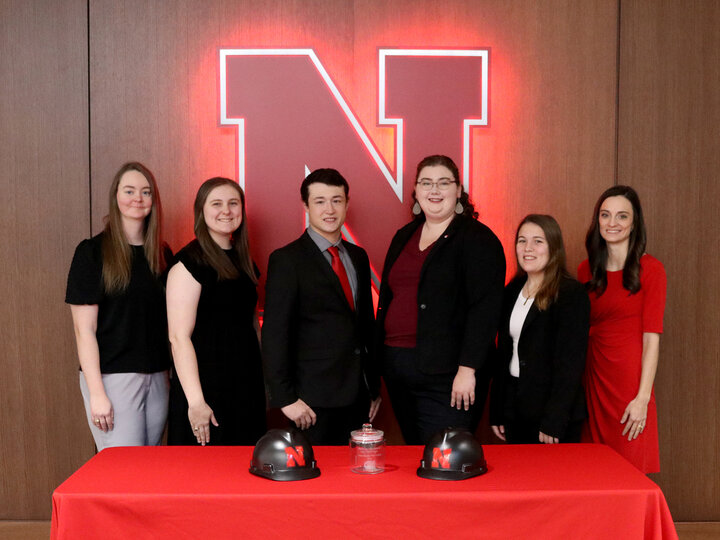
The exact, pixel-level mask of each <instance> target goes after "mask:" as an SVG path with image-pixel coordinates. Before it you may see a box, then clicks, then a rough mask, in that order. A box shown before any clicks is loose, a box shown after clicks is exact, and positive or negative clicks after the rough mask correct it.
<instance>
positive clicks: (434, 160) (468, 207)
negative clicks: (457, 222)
mask: <svg viewBox="0 0 720 540" xmlns="http://www.w3.org/2000/svg"><path fill="white" fill-rule="evenodd" d="M435 165H442V166H443V167H445V168H447V169H448V170H449V171H450V172H451V173H452V175H453V179H454V180H455V182H457V184H458V185H459V186H460V197H458V201H460V204H461V205H462V207H463V212H462V215H463V216H466V217H469V218H472V219H475V220H477V218H478V216H479V214H478V213H477V211H476V210H475V206H474V205H473V203H472V201H471V200H470V195H468V193H467V191H465V187H463V185H462V182H461V181H460V174H459V172H458V168H457V165H455V162H454V161H453V160H452V159H450V158H449V157H447V156H442V155H440V154H436V155H433V156H427V157H425V158H423V159H422V161H421V162H420V163H418V166H417V169H416V170H415V183H416V184H417V181H418V178H420V171H422V170H423V169H424V168H425V167H433V166H435ZM416 202H417V197H416V196H415V190H414V189H413V192H412V201H411V202H410V212H411V213H412V208H413V206H415V203H416ZM421 215H422V212H421ZM412 217H413V218H414V219H417V218H418V217H420V216H416V215H415V214H413V215H412Z"/></svg>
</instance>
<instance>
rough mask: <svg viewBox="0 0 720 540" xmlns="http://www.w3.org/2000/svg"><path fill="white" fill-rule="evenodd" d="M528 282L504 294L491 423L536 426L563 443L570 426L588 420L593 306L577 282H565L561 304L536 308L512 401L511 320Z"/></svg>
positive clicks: (525, 332)
mask: <svg viewBox="0 0 720 540" xmlns="http://www.w3.org/2000/svg"><path fill="white" fill-rule="evenodd" d="M526 281H527V277H526V276H522V277H517V278H515V279H514V280H513V281H511V282H510V283H509V284H508V285H507V287H506V288H505V294H504V297H503V310H502V320H501V323H500V330H499V332H498V340H497V354H496V356H495V360H496V361H495V370H494V371H495V374H494V377H493V382H492V387H491V391H490V423H491V424H492V425H504V424H505V423H510V422H512V420H513V419H518V420H523V421H525V422H537V423H538V425H539V428H538V430H539V431H542V432H543V433H545V434H546V435H550V436H553V437H558V438H563V437H564V435H565V429H566V428H567V425H568V423H569V422H570V421H577V420H582V419H583V418H586V417H587V410H586V408H585V395H584V392H583V389H582V374H583V370H584V369H585V357H586V355H587V342H588V331H589V328H590V300H589V298H588V295H587V293H586V292H585V288H584V287H583V286H582V285H581V284H580V283H579V282H577V281H576V280H574V279H572V278H569V277H566V278H563V280H562V282H561V284H560V290H559V293H558V298H557V300H556V301H555V302H553V303H552V304H550V306H549V307H548V308H547V309H546V310H545V311H540V310H539V309H538V308H537V306H536V305H535V304H534V303H533V305H532V307H531V308H530V310H529V311H528V314H527V317H526V318H525V322H524V323H523V327H522V332H521V334H520V342H519V343H518V356H519V357H520V377H519V378H518V381H517V383H518V386H517V392H516V393H514V396H513V395H510V393H509V392H507V386H508V383H509V382H510V378H511V377H512V375H510V372H509V366H510V359H511V358H512V351H513V343H512V337H510V315H511V314H512V310H513V307H514V306H515V302H516V300H517V297H518V294H519V293H520V290H521V289H522V287H523V285H525V282H526Z"/></svg>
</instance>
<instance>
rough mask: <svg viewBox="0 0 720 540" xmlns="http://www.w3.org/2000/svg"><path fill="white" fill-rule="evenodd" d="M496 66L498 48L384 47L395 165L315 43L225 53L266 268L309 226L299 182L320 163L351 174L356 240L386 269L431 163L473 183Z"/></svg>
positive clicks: (228, 103)
mask: <svg viewBox="0 0 720 540" xmlns="http://www.w3.org/2000/svg"><path fill="white" fill-rule="evenodd" d="M488 64H489V50H488V49H470V50H453V49H448V50H423V49H379V51H378V80H377V86H378V125H381V126H390V127H391V128H392V129H394V132H395V163H386V162H385V160H384V158H383V157H382V156H381V154H380V152H379V151H378V149H377V148H376V145H375V144H374V143H373V141H372V140H371V139H370V137H369V136H368V135H367V133H366V130H365V129H364V128H363V126H362V125H361V123H360V122H359V121H358V119H357V117H356V115H355V114H354V112H353V110H352V108H351V107H350V104H348V103H347V101H346V100H345V98H344V97H343V95H342V93H341V92H340V90H339V89H338V88H337V86H336V85H335V83H334V82H333V80H332V78H331V77H330V75H329V74H328V73H327V71H326V70H325V68H324V67H323V65H322V63H321V62H320V60H319V58H318V57H317V55H316V54H315V52H314V51H313V50H312V49H222V50H220V124H221V125H234V126H236V127H237V160H238V172H237V178H238V181H239V183H240V185H241V186H243V187H244V188H245V191H246V193H247V206H248V212H249V214H250V215H251V220H250V226H251V241H252V245H253V251H254V254H255V257H256V258H257V259H258V261H257V262H258V264H259V265H260V266H261V271H263V272H264V270H265V268H264V266H265V264H266V261H267V258H268V255H269V254H270V252H271V251H272V250H274V249H276V248H278V247H280V246H282V245H284V244H286V243H287V242H290V241H291V240H293V239H295V238H296V237H297V236H299V234H300V232H301V231H302V228H303V225H304V218H303V210H302V205H301V202H300V193H299V188H300V183H301V181H302V179H303V178H304V177H305V176H306V174H307V173H308V172H309V171H311V170H314V169H317V168H320V167H332V168H335V169H338V170H339V171H340V172H341V173H342V174H343V176H345V177H346V178H347V179H348V182H349V183H350V210H349V212H348V218H347V222H346V231H345V232H346V233H347V234H346V237H347V236H349V237H350V238H351V239H353V240H355V241H356V242H357V243H358V244H360V245H362V246H363V247H364V248H365V249H366V250H367V251H368V254H369V255H370V261H371V263H372V266H373V269H374V270H380V267H381V266H382V261H383V259H384V256H385V251H386V250H387V247H388V244H389V241H390V238H391V237H392V235H393V234H394V232H395V231H396V230H397V229H398V228H399V227H400V226H402V225H403V224H404V223H406V222H407V221H408V220H409V210H408V208H409V205H408V203H407V201H408V200H409V199H410V194H411V193H412V188H413V183H414V180H415V177H414V174H415V171H414V167H415V165H416V164H417V162H418V161H420V159H422V158H423V157H424V156H426V155H429V154H446V155H448V156H450V157H452V158H453V159H455V160H456V162H457V163H458V166H459V167H460V169H461V171H462V172H461V174H462V177H463V178H462V181H463V183H464V185H465V188H466V189H468V187H469V179H470V175H471V171H472V163H471V161H472V149H471V131H472V128H473V127H475V126H487V125H488V72H489V65H488ZM367 84H370V82H369V81H368V82H367Z"/></svg>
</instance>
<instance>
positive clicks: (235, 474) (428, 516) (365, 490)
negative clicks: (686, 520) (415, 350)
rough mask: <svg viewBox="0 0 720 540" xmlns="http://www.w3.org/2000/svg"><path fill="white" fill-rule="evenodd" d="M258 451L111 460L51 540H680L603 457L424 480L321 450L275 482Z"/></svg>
mask: <svg viewBox="0 0 720 540" xmlns="http://www.w3.org/2000/svg"><path fill="white" fill-rule="evenodd" d="M251 455H252V448H250V447H205V448H202V447H137V448H109V449H106V450H104V451H102V452H100V453H99V454H98V455H96V456H95V457H93V458H92V459H91V460H90V461H88V462H87V463H86V464H85V465H83V466H82V467H81V468H80V469H79V470H78V471H77V472H76V473H75V474H73V475H72V476H71V477H70V478H69V479H68V480H66V481H65V482H64V483H63V484H62V485H60V486H59V487H58V488H57V489H56V490H55V492H54V494H53V513H52V533H51V537H52V538H53V539H68V538H69V539H73V540H75V539H78V538H82V539H92V538H102V539H111V538H122V539H128V538H132V539H137V538H152V539H157V538H172V539H177V538H203V539H204V538H279V539H283V540H297V539H303V538H361V537H362V538H395V539H397V540H399V539H405V538H440V539H446V540H455V539H458V538H473V539H477V538H498V539H509V538H561V539H570V538H583V539H586V538H602V539H614V540H615V539H624V538H628V539H639V538H658V539H659V538H677V534H676V533H675V528H674V525H673V522H672V517H671V516H670V512H669V510H668V507H667V504H666V502H665V497H664V496H663V494H662V492H661V491H660V488H658V487H657V485H655V484H654V483H653V482H652V481H650V480H649V479H648V478H647V477H645V476H644V475H643V474H641V473H640V472H639V471H637V470H636V469H635V468H634V467H633V466H632V465H630V464H629V463H628V462H627V461H625V460H624V459H623V458H621V457H620V456H619V455H618V454H616V453H615V452H614V451H612V450H610V449H609V448H607V447H605V446H601V445H590V444H576V445H523V446H512V445H508V446H487V447H485V457H486V458H487V462H488V466H489V471H488V473H487V474H485V475H482V476H478V477H475V478H472V479H468V480H462V481H456V482H448V481H445V482H443V481H436V480H426V479H422V478H419V477H418V476H417V475H416V474H415V471H416V469H417V467H418V465H419V463H420V457H421V455H422V448H421V447H404V446H390V447H388V448H387V463H388V469H389V470H388V471H386V472H384V473H382V474H377V475H359V474H354V473H352V472H351V471H350V468H349V466H348V462H349V455H348V449H347V448H342V447H317V448H315V457H316V459H317V462H318V466H319V467H320V469H321V471H322V474H321V476H320V477H319V478H316V479H313V480H305V481H299V482H274V481H271V480H266V479H264V478H259V477H256V476H253V475H251V474H250V473H249V472H248V466H249V463H250V457H251Z"/></svg>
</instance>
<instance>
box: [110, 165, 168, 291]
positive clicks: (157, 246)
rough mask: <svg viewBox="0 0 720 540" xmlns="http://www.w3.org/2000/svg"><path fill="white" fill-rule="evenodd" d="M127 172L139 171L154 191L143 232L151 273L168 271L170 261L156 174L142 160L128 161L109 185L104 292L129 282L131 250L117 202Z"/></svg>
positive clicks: (124, 287) (144, 246)
mask: <svg viewBox="0 0 720 540" xmlns="http://www.w3.org/2000/svg"><path fill="white" fill-rule="evenodd" d="M128 171H137V172H139V173H140V174H142V175H143V176H144V177H145V179H146V180H147V181H148V184H149V185H150V191H151V194H152V207H151V208H150V213H149V214H148V215H147V217H146V218H145V223H144V233H143V236H144V239H143V250H144V252H145V258H146V259H147V262H148V266H149V267H150V270H151V271H152V273H153V274H154V275H156V276H158V275H160V274H161V273H162V272H163V271H164V270H165V266H166V264H167V261H166V260H165V253H164V250H163V249H162V204H161V203H160V191H158V187H157V183H156V182H155V177H154V176H153V174H152V173H151V172H150V170H149V169H148V168H147V167H145V165H143V164H142V163H138V162H137V161H131V162H129V163H125V164H124V165H123V166H122V167H120V169H119V170H118V172H117V173H115V178H114V179H113V182H112V184H111V185H110V195H109V205H108V207H109V211H108V215H107V216H105V230H104V234H103V237H102V260H103V270H102V277H103V286H104V288H105V292H106V293H108V294H112V293H119V292H122V291H123V290H125V289H126V288H127V286H128V285H129V284H130V269H131V267H132V250H131V249H130V244H129V243H128V241H127V238H126V237H125V231H124V229H123V225H122V214H121V213H120V208H119V207H118V203H117V192H118V187H119V186H120V180H121V179H122V177H123V175H124V174H125V173H126V172H128Z"/></svg>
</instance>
